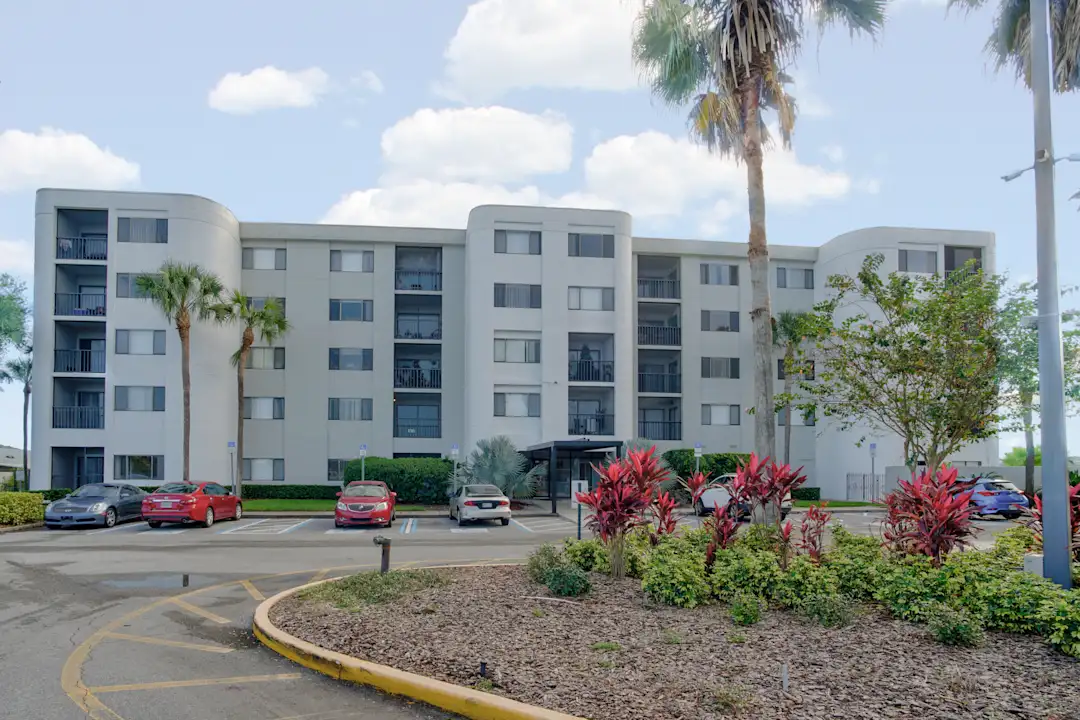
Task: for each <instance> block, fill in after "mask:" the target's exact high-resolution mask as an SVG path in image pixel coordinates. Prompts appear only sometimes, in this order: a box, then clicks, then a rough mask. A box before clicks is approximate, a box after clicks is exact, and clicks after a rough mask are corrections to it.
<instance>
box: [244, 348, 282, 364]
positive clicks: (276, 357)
mask: <svg viewBox="0 0 1080 720" xmlns="http://www.w3.org/2000/svg"><path fill="white" fill-rule="evenodd" d="M267 351H272V360H271V361H270V365H269V366H267V367H256V366H255V357H256V352H258V357H260V358H261V357H265V356H266V355H267V354H268V353H267ZM244 369H245V370H284V369H285V348H283V347H274V346H270V345H257V346H255V347H252V348H251V350H250V352H248V356H247V360H246V361H245V363H244Z"/></svg>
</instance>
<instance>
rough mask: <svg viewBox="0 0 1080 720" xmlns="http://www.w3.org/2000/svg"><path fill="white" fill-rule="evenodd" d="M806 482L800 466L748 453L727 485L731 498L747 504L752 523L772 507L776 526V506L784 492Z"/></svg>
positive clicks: (785, 495)
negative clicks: (796, 466)
mask: <svg viewBox="0 0 1080 720" xmlns="http://www.w3.org/2000/svg"><path fill="white" fill-rule="evenodd" d="M804 482H806V476H805V475H803V474H802V468H801V467H800V468H799V469H797V470H792V469H791V466H790V465H778V464H777V463H775V462H771V461H770V460H769V458H764V459H760V458H758V456H757V455H756V454H754V453H750V457H749V459H747V461H746V463H745V464H744V465H740V466H739V467H738V469H737V470H736V472H735V477H734V478H733V479H732V481H731V482H730V483H729V484H728V489H729V492H731V495H732V497H734V498H736V499H737V500H738V501H739V502H740V503H745V504H746V505H749V507H750V514H751V517H752V518H753V519H754V521H755V522H764V521H765V519H766V514H767V513H766V510H767V509H768V508H771V509H772V510H773V513H772V515H773V518H772V520H773V521H774V522H775V524H776V528H777V529H778V530H779V529H780V506H781V505H783V503H784V498H785V497H787V495H788V493H790V492H791V491H792V490H795V489H796V488H798V487H799V486H801V485H802V484H803V483H804Z"/></svg>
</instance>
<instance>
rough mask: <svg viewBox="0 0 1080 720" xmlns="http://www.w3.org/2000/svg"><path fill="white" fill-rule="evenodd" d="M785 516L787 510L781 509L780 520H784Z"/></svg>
mask: <svg viewBox="0 0 1080 720" xmlns="http://www.w3.org/2000/svg"><path fill="white" fill-rule="evenodd" d="M787 516H788V511H787V510H781V511H780V522H784V521H785V520H787Z"/></svg>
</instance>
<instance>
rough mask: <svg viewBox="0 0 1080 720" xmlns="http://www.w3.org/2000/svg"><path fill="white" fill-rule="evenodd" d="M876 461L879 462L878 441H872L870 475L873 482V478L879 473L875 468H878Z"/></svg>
mask: <svg viewBox="0 0 1080 720" xmlns="http://www.w3.org/2000/svg"><path fill="white" fill-rule="evenodd" d="M876 462H877V443H870V475H871V482H873V479H872V478H873V476H874V475H876V474H877V473H876V472H874V471H875V469H876V467H875V465H876Z"/></svg>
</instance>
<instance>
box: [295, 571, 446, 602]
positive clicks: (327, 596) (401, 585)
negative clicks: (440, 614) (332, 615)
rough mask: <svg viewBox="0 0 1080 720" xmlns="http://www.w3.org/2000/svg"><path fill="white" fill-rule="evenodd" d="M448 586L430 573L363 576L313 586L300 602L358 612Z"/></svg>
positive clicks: (412, 572) (442, 578) (444, 580)
mask: <svg viewBox="0 0 1080 720" xmlns="http://www.w3.org/2000/svg"><path fill="white" fill-rule="evenodd" d="M448 582H449V580H448V579H447V578H446V577H445V576H443V575H440V574H438V573H436V572H433V571H431V570H392V571H391V572H388V573H386V574H385V575H383V574H382V573H378V572H365V573H359V574H357V575H352V576H350V577H347V578H343V579H341V580H335V581H334V582H328V583H323V584H321V585H316V586H315V587H313V588H310V589H308V590H304V591H302V593H301V595H300V598H301V599H303V600H309V601H316V602H320V601H321V602H327V603H330V604H331V605H334V606H335V607H339V608H342V609H344V610H352V611H357V610H360V609H361V608H363V607H364V606H365V605H384V604H386V603H390V602H394V601H395V600H397V599H399V598H401V597H403V596H405V595H408V594H410V593H414V592H417V591H420V590H427V589H428V588H436V587H441V586H443V585H446V584H447V583H448Z"/></svg>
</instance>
